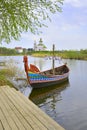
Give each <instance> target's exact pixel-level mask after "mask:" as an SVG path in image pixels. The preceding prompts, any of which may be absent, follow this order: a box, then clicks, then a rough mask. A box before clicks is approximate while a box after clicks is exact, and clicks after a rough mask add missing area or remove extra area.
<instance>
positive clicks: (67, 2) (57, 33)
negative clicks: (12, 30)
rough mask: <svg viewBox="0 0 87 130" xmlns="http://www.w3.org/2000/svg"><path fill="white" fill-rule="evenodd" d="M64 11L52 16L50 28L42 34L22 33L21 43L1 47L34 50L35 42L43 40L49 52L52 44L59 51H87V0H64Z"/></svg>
mask: <svg viewBox="0 0 87 130" xmlns="http://www.w3.org/2000/svg"><path fill="white" fill-rule="evenodd" d="M62 11H63V12H62V13H59V12H58V13H56V14H54V15H51V22H49V21H46V24H47V26H48V28H45V27H44V28H42V29H41V30H42V34H40V35H34V34H31V33H30V32H27V33H22V35H21V38H20V40H19V41H12V42H11V43H10V44H5V43H4V44H2V45H0V46H4V47H7V48H14V47H18V46H21V47H23V48H32V47H33V44H34V40H36V42H37V43H38V41H39V39H40V38H42V39H43V43H44V44H45V45H46V46H47V49H48V50H51V49H52V44H55V46H56V49H57V50H80V49H87V0H64V3H63V6H62Z"/></svg>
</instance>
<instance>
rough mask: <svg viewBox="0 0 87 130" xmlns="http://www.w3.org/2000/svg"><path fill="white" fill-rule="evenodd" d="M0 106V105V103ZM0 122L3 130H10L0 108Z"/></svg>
mask: <svg viewBox="0 0 87 130" xmlns="http://www.w3.org/2000/svg"><path fill="white" fill-rule="evenodd" d="M0 104H1V103H0ZM0 120H1V122H2V125H3V126H4V129H5V130H11V128H10V126H9V124H8V122H7V119H6V117H5V116H4V114H3V112H2V110H1V108H0Z"/></svg>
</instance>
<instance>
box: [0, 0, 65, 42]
mask: <svg viewBox="0 0 87 130" xmlns="http://www.w3.org/2000/svg"><path fill="white" fill-rule="evenodd" d="M61 4H63V0H23V1H22V0H1V1H0V43H2V42H3V41H4V42H6V43H9V42H10V41H11V40H12V39H15V40H18V38H19V37H20V34H21V33H22V32H23V31H28V29H29V30H30V31H31V32H32V33H38V27H42V26H45V25H44V20H46V19H49V20H50V17H49V15H48V14H49V12H51V13H55V12H56V11H59V12H61ZM42 21H43V22H42Z"/></svg>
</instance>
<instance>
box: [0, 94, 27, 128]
mask: <svg viewBox="0 0 87 130" xmlns="http://www.w3.org/2000/svg"><path fill="white" fill-rule="evenodd" d="M0 101H1V102H3V104H2V110H3V112H5V115H6V118H7V119H8V118H9V117H10V122H9V125H10V127H11V128H12V129H19V130H21V129H22V130H25V127H24V126H23V124H22V123H21V122H20V120H19V119H18V117H17V115H16V114H15V112H14V106H12V107H11V102H9V100H8V98H7V96H5V95H4V94H3V93H2V92H1V93H0Z"/></svg>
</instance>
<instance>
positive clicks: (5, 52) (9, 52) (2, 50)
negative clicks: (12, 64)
mask: <svg viewBox="0 0 87 130" xmlns="http://www.w3.org/2000/svg"><path fill="white" fill-rule="evenodd" d="M16 54H17V52H16V51H15V49H8V48H6V47H0V55H16Z"/></svg>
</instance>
